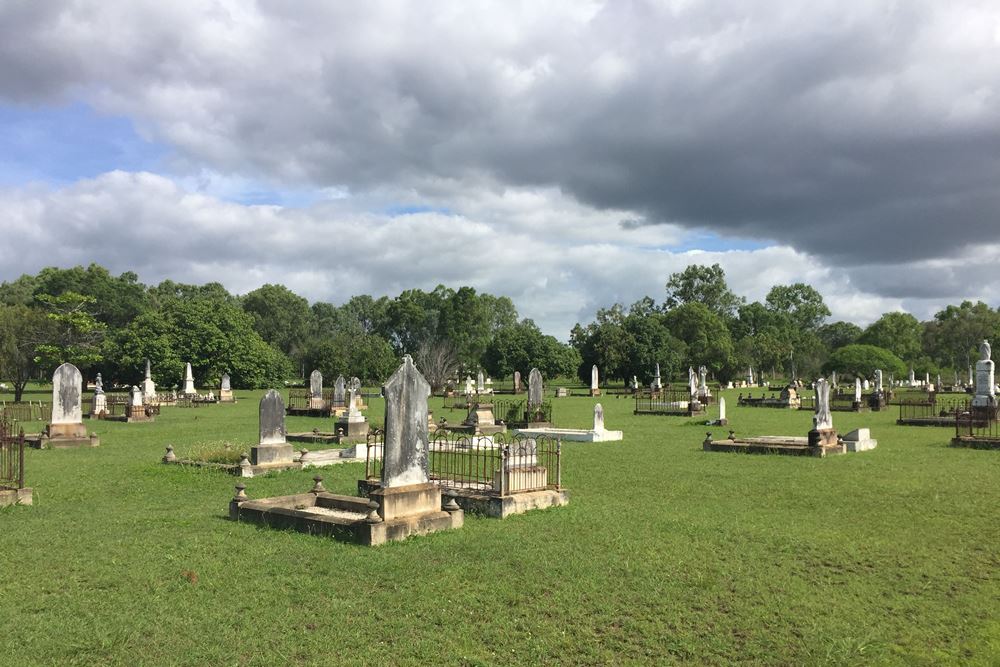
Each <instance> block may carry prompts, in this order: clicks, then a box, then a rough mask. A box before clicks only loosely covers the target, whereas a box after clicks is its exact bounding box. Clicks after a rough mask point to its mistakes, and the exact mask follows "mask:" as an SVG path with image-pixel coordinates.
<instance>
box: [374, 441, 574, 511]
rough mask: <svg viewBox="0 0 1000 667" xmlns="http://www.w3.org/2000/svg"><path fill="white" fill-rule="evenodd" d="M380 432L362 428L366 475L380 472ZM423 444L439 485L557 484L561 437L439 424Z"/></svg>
mask: <svg viewBox="0 0 1000 667" xmlns="http://www.w3.org/2000/svg"><path fill="white" fill-rule="evenodd" d="M383 438H384V433H383V432H382V431H380V430H376V431H372V432H371V433H369V434H368V455H367V456H366V458H365V478H366V479H368V480H369V481H378V480H379V479H380V478H381V475H382V444H383ZM429 444H430V451H429V461H428V464H429V466H428V467H429V472H430V479H431V481H432V482H434V483H435V484H437V485H439V486H441V487H444V488H449V489H456V490H462V491H470V492H474V493H477V494H482V495H490V496H507V495H511V494H513V493H523V492H528V491H540V490H543V489H557V490H558V489H561V488H562V467H561V462H562V443H561V442H560V441H559V440H558V439H555V438H549V437H528V436H523V435H514V436H508V435H506V434H496V435H492V436H485V435H461V434H457V433H452V432H449V431H446V430H440V431H437V432H435V433H434V434H432V435H431V437H430V443H429Z"/></svg>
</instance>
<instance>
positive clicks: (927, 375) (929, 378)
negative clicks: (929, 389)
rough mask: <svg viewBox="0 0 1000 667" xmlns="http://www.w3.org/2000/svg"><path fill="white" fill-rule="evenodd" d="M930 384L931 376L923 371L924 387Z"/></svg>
mask: <svg viewBox="0 0 1000 667" xmlns="http://www.w3.org/2000/svg"><path fill="white" fill-rule="evenodd" d="M930 383H931V374H930V373H928V372H926V371H925V372H924V386H925V387H926V386H928V385H929V384H930Z"/></svg>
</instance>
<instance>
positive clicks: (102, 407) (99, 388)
mask: <svg viewBox="0 0 1000 667" xmlns="http://www.w3.org/2000/svg"><path fill="white" fill-rule="evenodd" d="M107 411H108V397H107V396H106V395H105V394H104V380H102V379H101V374H100V373H98V374H97V380H96V381H95V382H94V401H93V403H92V404H91V406H90V416H91V417H98V416H100V415H101V414H102V413H105V412H107Z"/></svg>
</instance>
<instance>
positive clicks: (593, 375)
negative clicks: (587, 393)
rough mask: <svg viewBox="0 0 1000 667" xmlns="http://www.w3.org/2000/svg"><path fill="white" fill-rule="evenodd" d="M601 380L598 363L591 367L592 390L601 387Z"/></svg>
mask: <svg viewBox="0 0 1000 667" xmlns="http://www.w3.org/2000/svg"><path fill="white" fill-rule="evenodd" d="M599 380H600V378H599V377H598V374H597V364H594V365H593V366H591V367H590V390H591V391H594V390H596V389H598V388H599V387H600V384H599Z"/></svg>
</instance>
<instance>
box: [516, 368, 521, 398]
mask: <svg viewBox="0 0 1000 667" xmlns="http://www.w3.org/2000/svg"><path fill="white" fill-rule="evenodd" d="M514 393H515V394H520V393H521V371H514Z"/></svg>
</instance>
